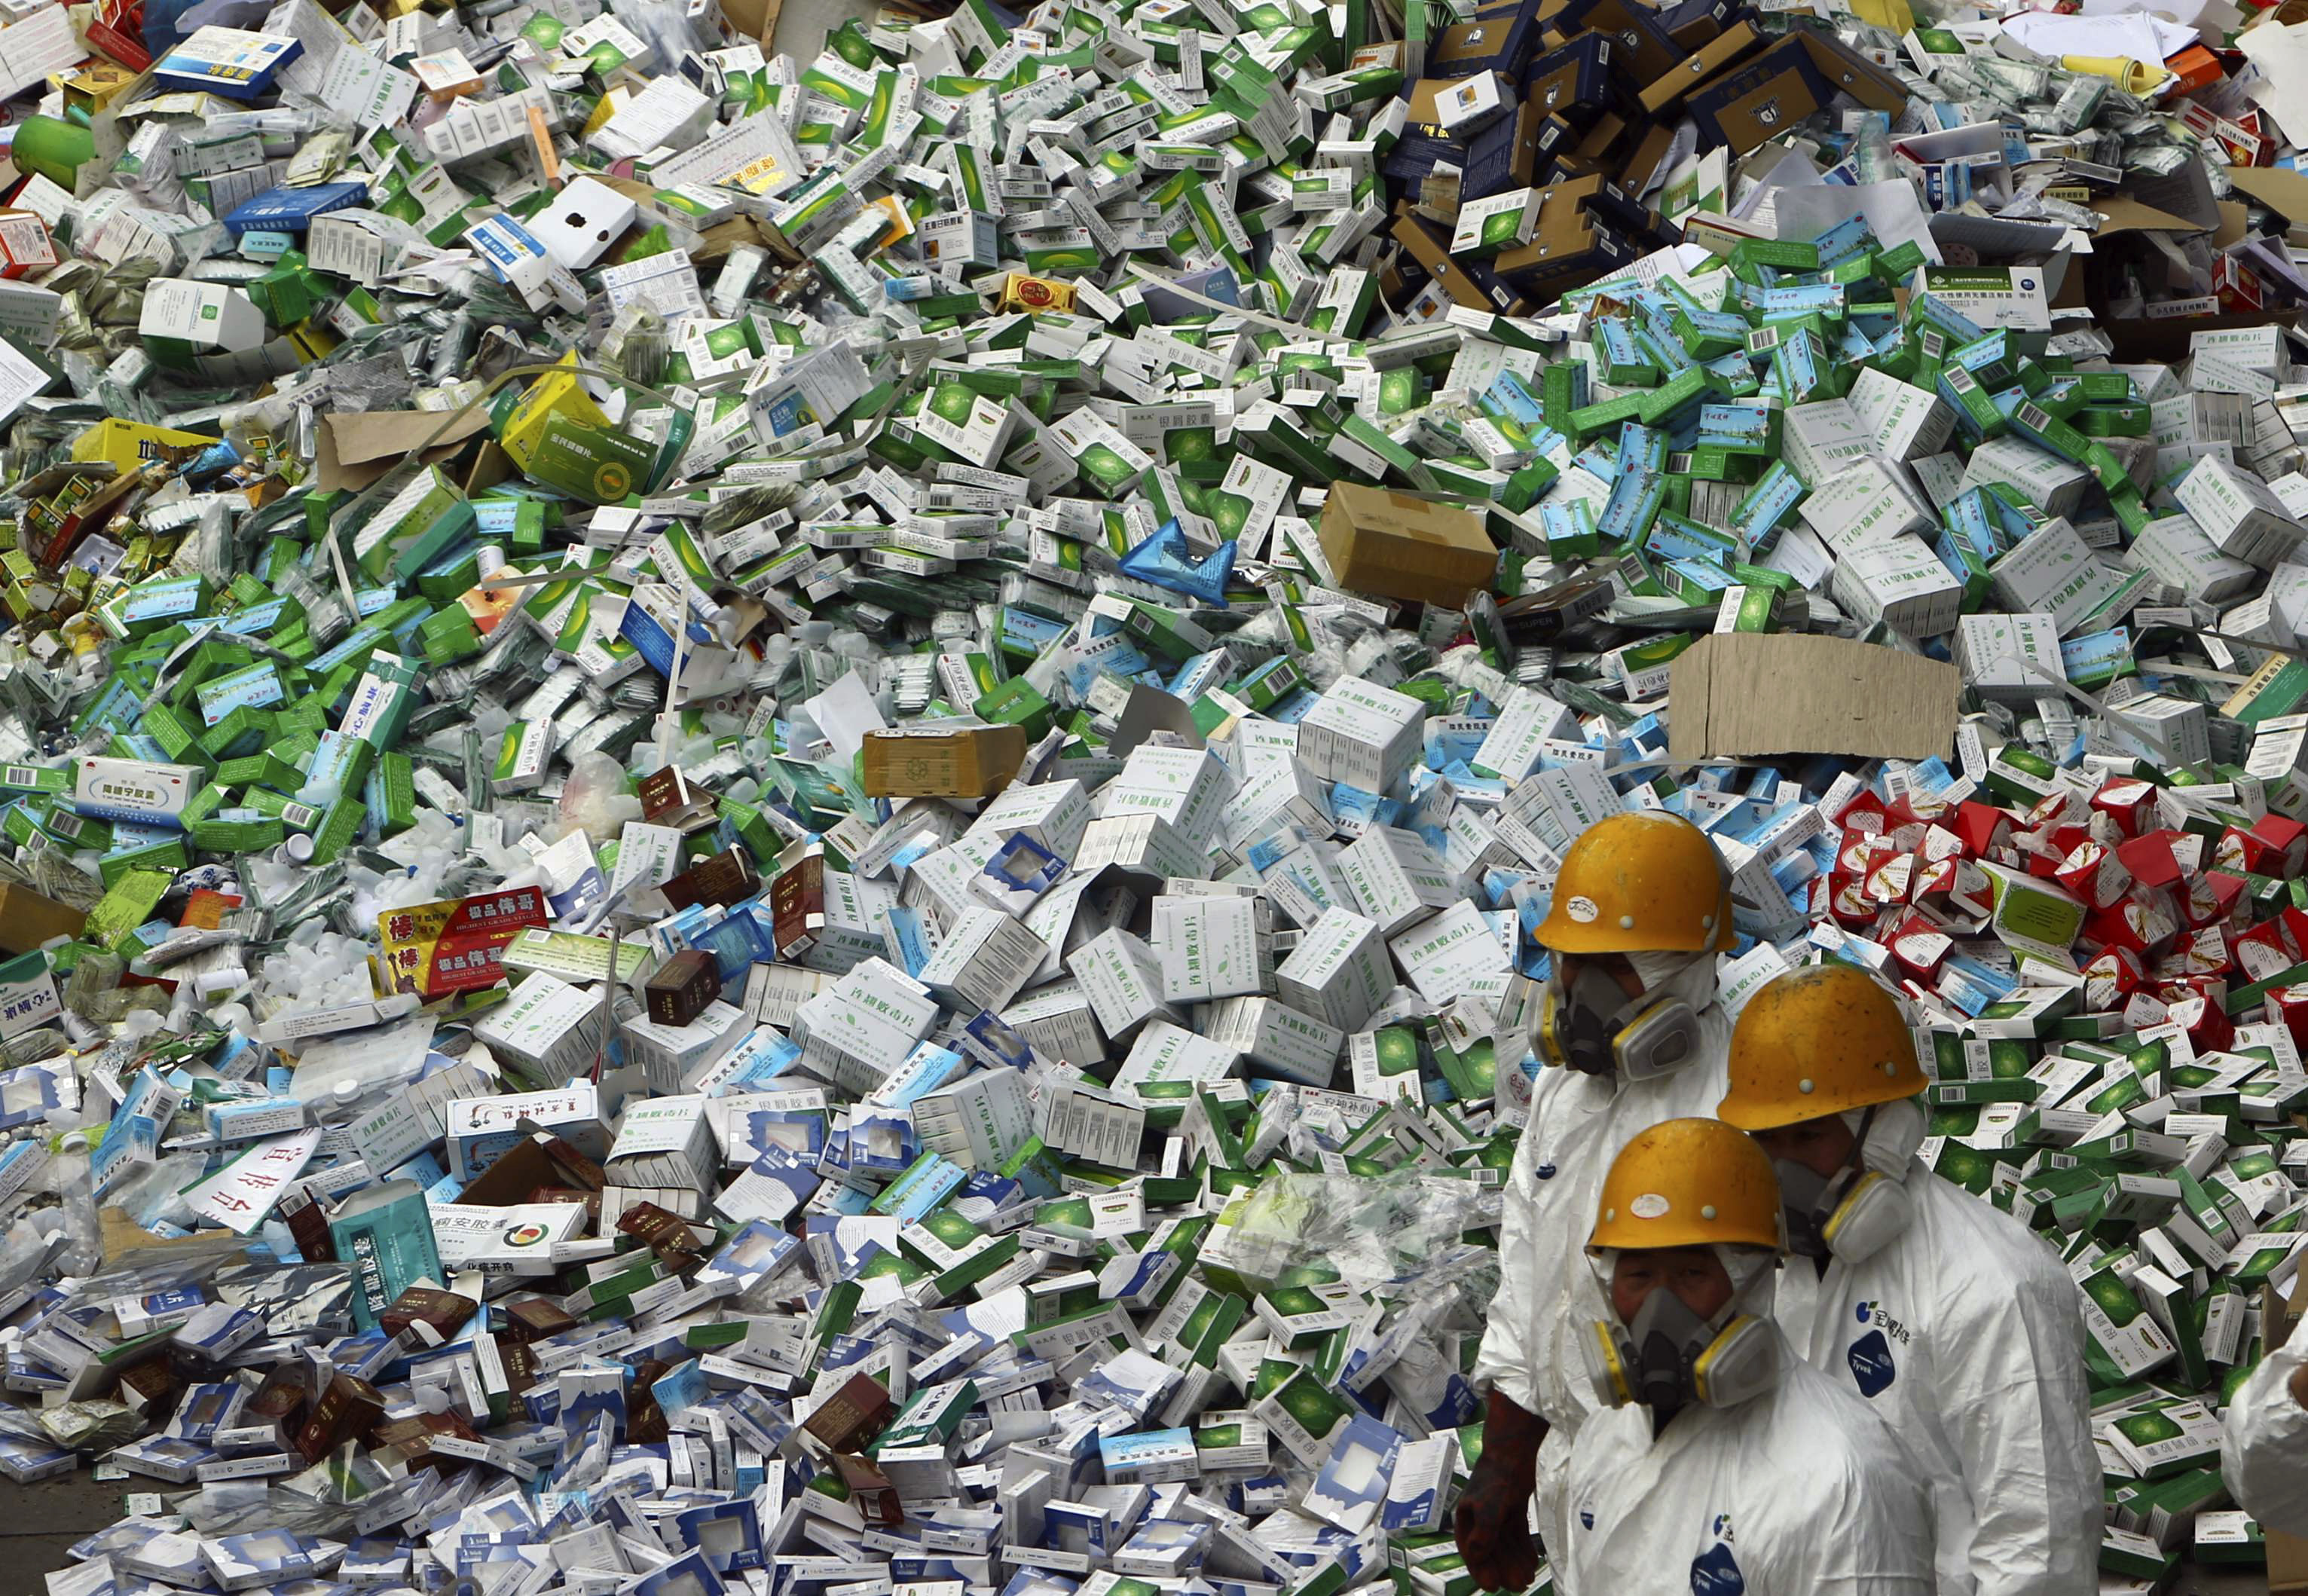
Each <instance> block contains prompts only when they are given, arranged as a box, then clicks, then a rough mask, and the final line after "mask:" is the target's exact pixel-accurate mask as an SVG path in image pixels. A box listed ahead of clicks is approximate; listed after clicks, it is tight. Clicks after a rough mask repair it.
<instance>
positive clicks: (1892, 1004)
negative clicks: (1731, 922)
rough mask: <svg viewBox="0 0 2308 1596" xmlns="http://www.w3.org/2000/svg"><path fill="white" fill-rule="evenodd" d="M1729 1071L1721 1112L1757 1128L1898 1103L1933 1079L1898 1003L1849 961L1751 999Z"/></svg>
mask: <svg viewBox="0 0 2308 1596" xmlns="http://www.w3.org/2000/svg"><path fill="white" fill-rule="evenodd" d="M1729 1077H1730V1090H1729V1091H1727V1092H1726V1093H1725V1094H1724V1097H1723V1101H1722V1102H1721V1103H1720V1104H1719V1105H1718V1106H1717V1108H1716V1110H1715V1112H1716V1113H1717V1114H1718V1116H1720V1117H1722V1118H1723V1119H1724V1120H1726V1121H1727V1122H1728V1123H1730V1124H1732V1125H1735V1126H1738V1127H1739V1128H1740V1129H1742V1130H1749V1131H1767V1130H1774V1129H1776V1128H1778V1126H1783V1125H1798V1124H1801V1123H1802V1122H1803V1121H1804V1120H1806V1119H1819V1118H1823V1117H1826V1116H1827V1115H1830V1114H1840V1113H1842V1112H1844V1111H1845V1110H1846V1109H1864V1108H1867V1107H1869V1106H1870V1105H1872V1104H1875V1103H1890V1102H1897V1101H1898V1100H1899V1099H1901V1098H1903V1097H1913V1096H1915V1095H1916V1093H1917V1092H1919V1091H1923V1089H1924V1088H1925V1085H1926V1084H1928V1083H1927V1082H1925V1079H1924V1072H1923V1069H1922V1068H1921V1066H1919V1065H1917V1064H1916V1038H1915V1033H1914V1032H1913V1031H1910V1030H1909V1029H1908V1022H1907V1018H1906V1016H1904V1015H1903V1014H1900V1013H1899V1003H1898V1001H1897V1000H1896V999H1895V998H1893V997H1892V996H1891V994H1890V992H1889V991H1887V990H1886V989H1885V988H1884V987H1883V985H1882V982H1880V981H1878V980H1876V979H1875V978H1874V977H1873V976H1871V975H1869V974H1868V973H1867V972H1866V971H1864V970H1860V969H1858V968H1856V967H1855V966H1853V965H1849V964H1815V965H1813V966H1811V967H1809V968H1807V969H1804V970H1796V971H1789V972H1788V973H1787V974H1786V975H1783V976H1780V977H1778V979H1775V980H1773V981H1771V982H1770V983H1769V984H1768V985H1766V986H1765V987H1764V988H1762V990H1761V991H1759V992H1757V993H1756V994H1755V995H1754V996H1753V997H1751V998H1749V999H1748V1000H1747V1006H1746V1007H1744V1008H1743V1009H1741V1010H1740V1011H1739V1020H1738V1023H1737V1024H1735V1025H1734V1026H1733V1027H1732V1029H1731V1066H1730V1071H1729Z"/></svg>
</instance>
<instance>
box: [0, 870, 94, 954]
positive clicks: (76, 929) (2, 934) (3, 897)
mask: <svg viewBox="0 0 2308 1596" xmlns="http://www.w3.org/2000/svg"><path fill="white" fill-rule="evenodd" d="M87 922H88V916H87V914H86V913H84V912H83V911H82V910H77V909H74V908H73V907H72V906H71V905H70V904H68V903H59V902H56V900H55V899H54V898H50V897H45V896H43V895H42V894H40V893H36V892H34V891H33V890H32V889H31V888H30V887H28V886H17V885H15V884H13V883H0V951H5V952H7V953H30V952H31V951H32V950H33V949H34V948H36V947H38V946H39V945H40V944H42V943H44V942H47V941H48V940H50V939H51V938H53V937H57V936H79V935H80V928H81V927H82V926H83V925H85V924H86V923H87Z"/></svg>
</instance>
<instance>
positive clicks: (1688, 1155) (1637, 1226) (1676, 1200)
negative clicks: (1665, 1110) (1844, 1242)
mask: <svg viewBox="0 0 2308 1596" xmlns="http://www.w3.org/2000/svg"><path fill="white" fill-rule="evenodd" d="M1780 1225H1781V1221H1780V1217H1779V1178H1778V1176H1777V1175H1775V1174H1774V1173H1772V1170H1771V1160H1770V1158H1769V1157H1767V1156H1766V1155H1765V1154H1764V1152H1763V1150H1762V1149H1761V1147H1758V1146H1757V1145H1756V1144H1755V1142H1754V1139H1753V1137H1751V1136H1750V1135H1748V1134H1747V1133H1746V1132H1744V1131H1743V1130H1739V1129H1736V1128H1735V1127H1734V1126H1728V1125H1726V1124H1724V1123H1723V1122H1722V1121H1721V1120H1719V1119H1668V1120H1663V1121H1661V1122H1660V1123H1659V1124H1658V1125H1655V1126H1651V1127H1650V1128H1649V1130H1646V1131H1641V1132H1638V1133H1637V1134H1636V1135H1635V1137H1634V1139H1633V1140H1632V1141H1631V1142H1629V1143H1627V1144H1626V1145H1625V1146H1624V1147H1622V1148H1621V1149H1619V1156H1618V1157H1616V1158H1615V1159H1613V1160H1611V1169H1610V1172H1609V1173H1608V1174H1606V1175H1605V1176H1604V1177H1603V1195H1602V1199H1601V1201H1600V1202H1598V1203H1597V1204H1596V1212H1595V1229H1594V1231H1593V1233H1592V1234H1590V1235H1589V1237H1588V1238H1587V1245H1588V1246H1589V1247H1590V1248H1600V1247H1706V1246H1709V1245H1710V1244H1712V1243H1716V1242H1728V1243H1731V1244H1732V1245H1735V1246H1739V1247H1780V1246H1781V1245H1782V1241H1781V1230H1780Z"/></svg>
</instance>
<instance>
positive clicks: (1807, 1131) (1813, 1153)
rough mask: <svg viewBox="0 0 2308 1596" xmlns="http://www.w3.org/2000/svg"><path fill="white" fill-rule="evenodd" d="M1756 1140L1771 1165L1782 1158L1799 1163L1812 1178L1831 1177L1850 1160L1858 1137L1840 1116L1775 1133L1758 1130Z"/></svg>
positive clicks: (1800, 1123)
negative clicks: (1767, 1156)
mask: <svg viewBox="0 0 2308 1596" xmlns="http://www.w3.org/2000/svg"><path fill="white" fill-rule="evenodd" d="M1754 1137H1755V1140H1756V1141H1757V1142H1758V1143H1761V1145H1762V1149H1763V1151H1764V1152H1767V1153H1769V1154H1770V1156H1771V1158H1772V1160H1773V1161H1774V1162H1776V1161H1777V1160H1780V1159H1785V1160H1787V1162H1789V1163H1791V1164H1801V1165H1802V1166H1803V1167H1804V1169H1809V1170H1810V1171H1811V1172H1812V1173H1813V1174H1814V1175H1821V1176H1827V1175H1833V1174H1835V1173H1836V1172H1837V1171H1839V1169H1842V1168H1843V1167H1844V1165H1845V1163H1846V1162H1847V1161H1848V1160H1849V1159H1850V1157H1851V1150H1852V1148H1853V1147H1854V1146H1856V1144H1857V1143H1858V1138H1857V1137H1856V1136H1854V1135H1853V1134H1851V1127H1850V1126H1847V1125H1846V1124H1844V1123H1843V1116H1842V1115H1840V1114H1828V1115H1823V1116H1821V1117H1819V1118H1817V1119H1803V1120H1798V1121H1796V1123H1795V1124H1793V1125H1783V1126H1779V1127H1778V1129H1777V1130H1769V1131H1757V1132H1755V1133H1754Z"/></svg>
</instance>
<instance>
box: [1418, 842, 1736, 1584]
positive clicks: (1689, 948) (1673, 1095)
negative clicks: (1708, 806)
mask: <svg viewBox="0 0 2308 1596" xmlns="http://www.w3.org/2000/svg"><path fill="white" fill-rule="evenodd" d="M1729 882H1730V875H1729V872H1728V871H1727V869H1726V868H1725V867H1724V864H1723V861H1722V858H1720V856H1719V855H1718V854H1717V852H1716V851H1715V845H1714V844H1713V843H1712V842H1710V841H1708V839H1707V836H1706V834H1705V833H1702V832H1701V831H1700V829H1699V828H1698V827H1697V826H1694V825H1692V824H1691V823H1690V822H1689V821H1687V820H1684V819H1682V818H1681V817H1679V816H1676V815H1666V814H1663V813H1660V812H1658V811H1654V810H1633V811H1630V812H1628V813H1625V814H1622V815H1607V816H1606V817H1605V818H1603V819H1601V820H1599V821H1597V822H1596V823H1595V824H1593V825H1591V826H1589V827H1588V829H1587V830H1586V831H1584V832H1582V833H1580V834H1579V836H1578V837H1577V838H1576V839H1575V840H1573V841H1572V845H1571V847H1570V849H1569V850H1568V851H1567V852H1566V853H1565V854H1564V855H1563V867H1562V869H1561V870H1560V871H1558V872H1557V873H1556V876H1555V882H1554V898H1553V901H1552V902H1551V903H1550V905H1549V907H1548V910H1547V914H1546V919H1545V920H1544V921H1543V922H1541V924H1540V926H1539V927H1538V931H1537V937H1538V941H1539V942H1540V943H1541V944H1542V945H1544V946H1546V948H1547V949H1548V950H1549V952H1550V953H1551V954H1552V955H1553V968H1552V971H1550V973H1549V976H1548V980H1547V988H1546V996H1545V1000H1544V1003H1543V1004H1542V1005H1540V1011H1539V1020H1538V1028H1537V1035H1536V1036H1535V1037H1534V1038H1532V1039H1530V1040H1531V1044H1532V1047H1533V1050H1534V1051H1535V1052H1536V1053H1537V1056H1538V1057H1539V1059H1540V1060H1541V1061H1542V1063H1543V1064H1544V1065H1545V1066H1546V1067H1544V1068H1542V1069H1541V1070H1540V1072H1539V1074H1538V1079H1537V1083H1536V1085H1535V1086H1534V1088H1533V1090H1532V1092H1531V1108H1530V1117H1529V1122H1528V1124H1527V1125H1526V1126H1525V1127H1524V1130H1523V1134H1522V1141H1521V1143H1520V1145H1519V1146H1518V1147H1517V1148H1516V1150H1515V1158H1514V1167H1513V1169H1512V1170H1511V1173H1510V1175H1509V1177H1508V1181H1507V1192H1506V1203H1505V1209H1504V1217H1503V1221H1502V1222H1501V1228H1500V1235H1499V1288H1498V1293H1497V1295H1496V1296H1495V1297H1494V1298H1493V1299H1492V1302H1491V1309H1490V1318H1489V1323H1488V1324H1487V1326H1486V1332H1485V1334H1484V1336H1483V1344H1482V1350H1481V1355H1480V1356H1479V1358H1478V1359H1477V1361H1476V1365H1475V1380H1476V1383H1477V1385H1478V1386H1480V1387H1487V1390H1488V1393H1489V1394H1488V1399H1487V1401H1488V1406H1487V1408H1486V1413H1485V1419H1484V1425H1483V1450H1482V1454H1481V1455H1480V1458H1479V1459H1478V1461H1477V1463H1476V1466H1475V1471H1474V1475H1473V1477H1472V1479H1471V1480H1469V1481H1468V1488H1467V1489H1466V1491H1465V1493H1464V1494H1463V1495H1462V1496H1461V1497H1460V1502H1459V1505H1458V1508H1457V1510H1456V1514H1455V1516H1454V1520H1453V1528H1454V1529H1455V1531H1456V1532H1457V1540H1458V1544H1459V1550H1460V1555H1461V1556H1462V1557H1465V1558H1466V1562H1467V1567H1468V1571H1469V1572H1470V1573H1471V1574H1473V1575H1474V1576H1475V1578H1476V1579H1477V1582H1479V1583H1481V1584H1482V1585H1483V1587H1484V1588H1485V1589H1487V1590H1515V1591H1520V1590H1521V1589H1523V1588H1524V1587H1526V1586H1528V1585H1529V1583H1530V1581H1531V1578H1532V1576H1533V1574H1535V1572H1536V1570H1537V1563H1538V1550H1537V1547H1536V1546H1535V1545H1534V1544H1533V1543H1532V1540H1531V1536H1530V1533H1529V1523H1530V1519H1529V1515H1530V1513H1531V1506H1532V1501H1533V1497H1534V1496H1536V1498H1537V1514H1538V1520H1537V1522H1538V1523H1540V1524H1541V1525H1551V1524H1553V1523H1554V1522H1555V1521H1556V1518H1557V1516H1558V1514H1559V1510H1560V1505H1561V1503H1560V1498H1561V1496H1562V1488H1563V1464H1564V1462H1565V1461H1566V1460H1567V1459H1568V1458H1569V1456H1570V1454H1571V1443H1572V1439H1573V1438H1574V1437H1575V1436H1577V1434H1578V1431H1579V1426H1580V1422H1581V1421H1582V1420H1583V1419H1585V1418H1586V1417H1587V1416H1588V1415H1589V1413H1591V1412H1593V1411H1595V1410H1596V1407H1597V1405H1598V1399H1597V1397H1596V1395H1595V1393H1594V1390H1593V1387H1592V1385H1591V1384H1590V1383H1589V1380H1588V1379H1587V1377H1586V1373H1585V1369H1584V1366H1583V1365H1582V1364H1581V1363H1580V1356H1579V1350H1578V1346H1577V1338H1578V1335H1579V1333H1580V1332H1581V1331H1582V1330H1583V1329H1584V1327H1585V1326H1586V1325H1588V1324H1591V1323H1593V1322H1594V1320H1596V1319H1597V1318H1598V1317H1599V1316H1601V1314H1602V1312H1603V1308H1604V1302H1603V1295H1602V1291H1601V1289H1600V1287H1599V1286H1598V1283H1597V1281H1596V1279H1595V1276H1594V1272H1592V1271H1591V1270H1590V1269H1589V1268H1588V1266H1587V1264H1586V1260H1585V1257H1584V1255H1583V1253H1582V1250H1581V1247H1582V1243H1583V1242H1584V1241H1585V1238H1586V1236H1587V1231H1588V1228H1589V1226H1590V1225H1591V1224H1592V1223H1593V1222H1594V1217H1595V1199H1596V1197H1597V1195H1598V1194H1599V1193H1600V1191H1601V1190H1602V1186H1603V1175H1604V1171H1605V1170H1606V1169H1609V1168H1610V1163H1611V1159H1612V1157H1613V1155H1615V1153H1616V1152H1618V1151H1619V1149H1620V1148H1621V1147H1623V1146H1624V1145H1625V1144H1626V1143H1627V1141H1628V1139H1629V1138H1630V1137H1632V1136H1633V1135H1634V1134H1635V1133H1636V1132H1638V1131H1641V1130H1643V1129H1646V1128H1648V1127H1649V1126H1654V1125H1657V1124H1658V1123H1659V1122H1660V1121H1661V1120H1664V1119H1675V1118H1682V1117H1708V1116H1710V1115H1712V1114H1713V1113H1714V1111H1715V1104H1716V1101H1717V1100H1718V1099H1719V1098H1720V1097H1721V1096H1722V1092H1723V1080H1724V1075H1723V1065H1724V1059H1725V1057H1726V1055H1727V1052H1728V1049H1729V1047H1730V1040H1731V1025H1730V1022H1729V1021H1728V1020H1727V1018H1726V1017H1725V1016H1724V1014H1723V1011H1722V1010H1721V1009H1720V1008H1718V1007H1717V1006H1716V1002H1715V955H1716V954H1717V953H1719V952H1722V951H1724V950H1726V949H1727V948H1728V947H1729V946H1730V945H1731V941H1732V928H1731V896H1730V890H1729ZM1502 1057H1503V1056H1502Z"/></svg>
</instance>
